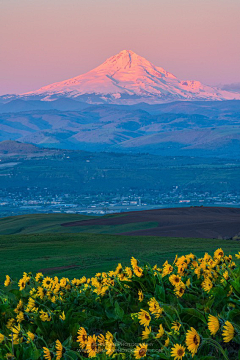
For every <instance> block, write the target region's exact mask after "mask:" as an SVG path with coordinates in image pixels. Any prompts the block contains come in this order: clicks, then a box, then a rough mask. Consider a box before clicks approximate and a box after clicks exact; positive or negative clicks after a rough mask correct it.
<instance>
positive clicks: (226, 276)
mask: <svg viewBox="0 0 240 360" xmlns="http://www.w3.org/2000/svg"><path fill="white" fill-rule="evenodd" d="M223 277H224V279H225V280H228V279H229V274H228V271H227V270H226V271H224V273H223Z"/></svg>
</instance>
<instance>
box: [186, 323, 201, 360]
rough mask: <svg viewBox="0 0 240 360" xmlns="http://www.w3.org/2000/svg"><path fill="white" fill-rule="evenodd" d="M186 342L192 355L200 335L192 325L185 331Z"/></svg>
mask: <svg viewBox="0 0 240 360" xmlns="http://www.w3.org/2000/svg"><path fill="white" fill-rule="evenodd" d="M186 344H187V348H188V350H189V351H190V352H191V353H192V356H194V355H195V354H196V352H197V350H198V347H199V344H200V336H199V335H198V333H197V331H196V330H195V329H194V328H193V327H191V330H188V331H187V335H186Z"/></svg>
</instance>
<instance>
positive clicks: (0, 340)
mask: <svg viewBox="0 0 240 360" xmlns="http://www.w3.org/2000/svg"><path fill="white" fill-rule="evenodd" d="M4 339H5V336H4V335H3V334H1V333H0V344H1V343H2V342H3V340H4Z"/></svg>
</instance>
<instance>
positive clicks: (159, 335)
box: [155, 324, 164, 339]
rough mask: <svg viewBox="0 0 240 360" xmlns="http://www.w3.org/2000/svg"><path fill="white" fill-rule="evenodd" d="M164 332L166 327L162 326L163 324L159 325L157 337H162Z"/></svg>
mask: <svg viewBox="0 0 240 360" xmlns="http://www.w3.org/2000/svg"><path fill="white" fill-rule="evenodd" d="M163 334H164V328H163V326H162V324H160V325H159V329H158V333H157V335H156V336H155V337H156V339H160V338H161V337H162V336H163Z"/></svg>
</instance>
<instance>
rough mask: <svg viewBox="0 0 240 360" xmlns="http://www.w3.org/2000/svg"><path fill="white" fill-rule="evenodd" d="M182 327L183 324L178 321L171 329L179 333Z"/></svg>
mask: <svg viewBox="0 0 240 360" xmlns="http://www.w3.org/2000/svg"><path fill="white" fill-rule="evenodd" d="M180 327H181V324H180V323H179V322H178V321H174V322H173V323H172V326H171V329H173V330H174V331H178V330H179V329H180Z"/></svg>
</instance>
